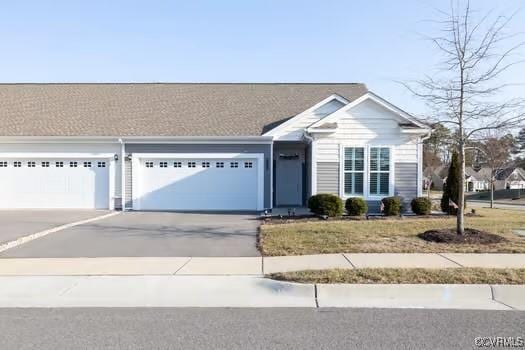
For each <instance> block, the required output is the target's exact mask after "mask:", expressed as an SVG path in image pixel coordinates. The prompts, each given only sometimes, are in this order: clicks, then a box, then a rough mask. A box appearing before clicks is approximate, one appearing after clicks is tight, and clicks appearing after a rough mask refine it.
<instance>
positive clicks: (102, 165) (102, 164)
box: [97, 162, 106, 168]
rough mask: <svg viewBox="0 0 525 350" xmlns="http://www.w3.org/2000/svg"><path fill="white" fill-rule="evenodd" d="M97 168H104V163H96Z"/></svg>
mask: <svg viewBox="0 0 525 350" xmlns="http://www.w3.org/2000/svg"><path fill="white" fill-rule="evenodd" d="M97 166H98V167H99V168H105V167H106V162H97Z"/></svg>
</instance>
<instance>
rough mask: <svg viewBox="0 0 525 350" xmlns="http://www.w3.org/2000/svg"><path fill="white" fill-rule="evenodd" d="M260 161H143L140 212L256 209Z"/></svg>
mask: <svg viewBox="0 0 525 350" xmlns="http://www.w3.org/2000/svg"><path fill="white" fill-rule="evenodd" d="M258 166H259V165H258V164H257V159H251V158H246V159H240V158H239V159H238V158H235V159H228V158H224V159H220V158H217V159H207V158H203V159H198V158H186V159H180V158H170V159H148V158H144V159H140V162H139V167H140V169H139V175H138V177H139V179H138V182H139V184H138V186H136V184H134V187H133V190H134V191H135V190H136V189H137V190H138V191H139V193H140V197H139V204H138V209H143V210H256V209H257V203H258V202H257V201H258Z"/></svg>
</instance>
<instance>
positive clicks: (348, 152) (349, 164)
mask: <svg viewBox="0 0 525 350" xmlns="http://www.w3.org/2000/svg"><path fill="white" fill-rule="evenodd" d="M353 159H354V149H353V148H345V171H351V170H353Z"/></svg>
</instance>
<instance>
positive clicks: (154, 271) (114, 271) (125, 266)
mask: <svg viewBox="0 0 525 350" xmlns="http://www.w3.org/2000/svg"><path fill="white" fill-rule="evenodd" d="M458 267H481V268H525V254H461V253H442V254H419V253H413V254H404V253H401V254H364V253H363V254H361V253H359V254H321V255H301V256H281V257H216V258H213V257H212V258H205V257H201V258H189V257H187V258H183V257H175V258H169V257H144V258H140V257H130V258H126V257H122V258H44V259H14V258H13V259H10V258H6V259H0V276H39V275H40V276H44V275H56V276H68V275H79V276H84V275H241V276H247V275H253V276H262V275H264V274H269V273H275V272H290V271H300V270H321V269H332V268H342V269H355V268H436V269H439V268H458Z"/></svg>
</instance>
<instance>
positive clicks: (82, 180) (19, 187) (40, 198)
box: [0, 158, 109, 209]
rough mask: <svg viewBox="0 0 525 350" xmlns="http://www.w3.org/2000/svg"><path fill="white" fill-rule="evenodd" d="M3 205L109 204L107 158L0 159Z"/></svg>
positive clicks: (44, 206) (1, 206)
mask: <svg viewBox="0 0 525 350" xmlns="http://www.w3.org/2000/svg"><path fill="white" fill-rule="evenodd" d="M0 179H1V181H0V208H12V209H15V208H90V209H93V208H96V209H107V208H108V204H109V162H108V161H107V160H105V159H77V158H75V159H66V158H64V159H27V158H26V159H8V160H6V159H0Z"/></svg>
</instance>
